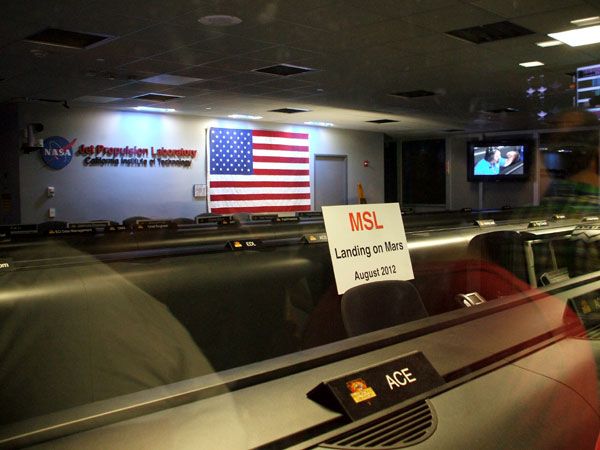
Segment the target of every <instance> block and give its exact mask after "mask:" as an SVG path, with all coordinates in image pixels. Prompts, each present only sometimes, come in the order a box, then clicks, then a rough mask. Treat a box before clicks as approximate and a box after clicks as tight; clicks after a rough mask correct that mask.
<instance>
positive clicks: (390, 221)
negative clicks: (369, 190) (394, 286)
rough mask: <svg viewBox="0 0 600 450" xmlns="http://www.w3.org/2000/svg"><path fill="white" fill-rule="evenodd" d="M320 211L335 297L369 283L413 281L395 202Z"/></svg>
mask: <svg viewBox="0 0 600 450" xmlns="http://www.w3.org/2000/svg"><path fill="white" fill-rule="evenodd" d="M322 210H323V219H324V221H325V230H326V231H327V236H328V242H329V253H330V255H331V261H332V263H333V272H334V274H335V281H336V284H337V290H338V294H343V293H344V292H346V291H347V290H348V289H350V288H352V287H354V286H358V285H360V284H364V283H369V282H372V281H383V280H411V279H413V278H414V275H413V271H412V264H411V262H410V255H409V253H408V245H407V243H406V234H405V233H404V224H403V223H402V214H400V206H399V205H398V203H380V204H373V205H348V206H323V208H322Z"/></svg>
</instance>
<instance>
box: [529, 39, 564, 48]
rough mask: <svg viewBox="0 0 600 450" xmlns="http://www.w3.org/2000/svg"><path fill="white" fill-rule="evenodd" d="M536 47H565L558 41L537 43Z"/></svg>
mask: <svg viewBox="0 0 600 450" xmlns="http://www.w3.org/2000/svg"><path fill="white" fill-rule="evenodd" d="M535 45H537V46H538V47H544V48H546V47H555V46H557V45H563V43H562V42H560V41H557V40H552V41H543V42H536V43H535Z"/></svg>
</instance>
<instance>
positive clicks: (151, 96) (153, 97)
mask: <svg viewBox="0 0 600 450" xmlns="http://www.w3.org/2000/svg"><path fill="white" fill-rule="evenodd" d="M133 98H135V99H136V100H148V101H151V102H168V101H169V100H176V99H178V98H183V96H181V95H170V94H157V93H155V92H148V93H147V94H142V95H137V96H135V97H133Z"/></svg>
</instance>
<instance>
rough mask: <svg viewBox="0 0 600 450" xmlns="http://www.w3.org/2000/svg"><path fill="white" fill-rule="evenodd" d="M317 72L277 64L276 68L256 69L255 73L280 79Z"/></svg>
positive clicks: (291, 65)
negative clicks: (266, 74)
mask: <svg viewBox="0 0 600 450" xmlns="http://www.w3.org/2000/svg"><path fill="white" fill-rule="evenodd" d="M315 70H316V69H311V68H310V67H300V66H294V65H293V64H277V65H275V66H269V67H261V68H260V69H254V72H260V73H268V74H271V75H278V76H280V77H287V76H289V75H298V74H300V73H306V72H314V71H315Z"/></svg>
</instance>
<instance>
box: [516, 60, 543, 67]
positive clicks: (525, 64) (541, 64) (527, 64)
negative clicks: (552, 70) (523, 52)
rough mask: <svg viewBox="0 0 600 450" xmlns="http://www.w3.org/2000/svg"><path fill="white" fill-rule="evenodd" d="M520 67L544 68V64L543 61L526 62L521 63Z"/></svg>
mask: <svg viewBox="0 0 600 450" xmlns="http://www.w3.org/2000/svg"><path fill="white" fill-rule="evenodd" d="M519 65H520V66H523V67H538V66H543V65H544V63H543V62H541V61H526V62H522V63H519Z"/></svg>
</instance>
